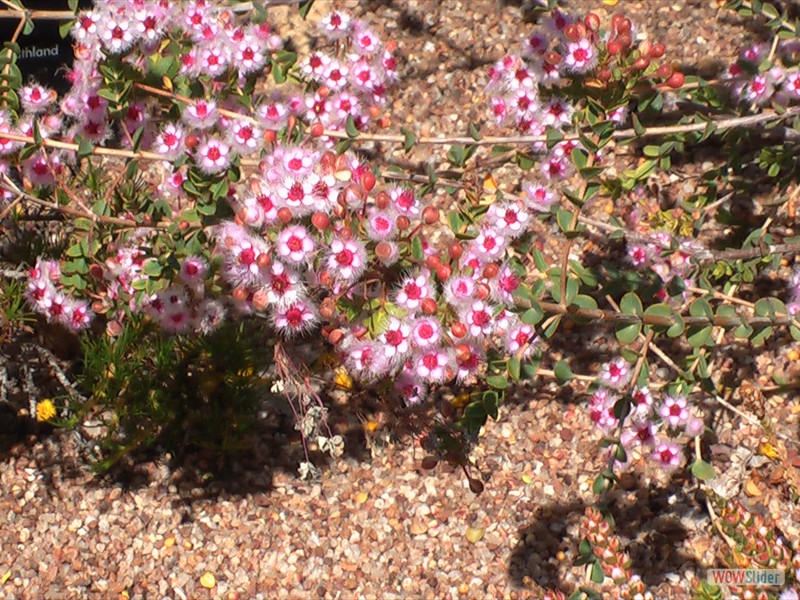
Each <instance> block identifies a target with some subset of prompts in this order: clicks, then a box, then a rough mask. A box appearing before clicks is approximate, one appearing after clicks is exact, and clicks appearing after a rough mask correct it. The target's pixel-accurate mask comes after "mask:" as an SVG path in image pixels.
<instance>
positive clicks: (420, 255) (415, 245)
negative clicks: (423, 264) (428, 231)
mask: <svg viewBox="0 0 800 600" xmlns="http://www.w3.org/2000/svg"><path fill="white" fill-rule="evenodd" d="M411 256H413V257H414V258H416V259H417V260H425V250H424V249H423V247H422V239H421V238H419V237H415V238H414V239H413V240H412V241H411Z"/></svg>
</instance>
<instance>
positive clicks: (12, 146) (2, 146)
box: [0, 123, 25, 156]
mask: <svg viewBox="0 0 800 600" xmlns="http://www.w3.org/2000/svg"><path fill="white" fill-rule="evenodd" d="M3 133H13V134H15V133H17V132H16V131H14V130H13V129H12V128H11V127H10V126H9V125H8V124H6V123H3V124H2V125H0V156H7V155H9V154H11V153H13V152H16V151H17V149H19V148H21V147H22V146H24V145H25V142H17V141H15V140H11V139H9V138H7V137H3V136H2V134H3Z"/></svg>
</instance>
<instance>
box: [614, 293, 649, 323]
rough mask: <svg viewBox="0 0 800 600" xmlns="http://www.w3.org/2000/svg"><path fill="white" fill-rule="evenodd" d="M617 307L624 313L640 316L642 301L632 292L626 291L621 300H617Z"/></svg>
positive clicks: (642, 312)
mask: <svg viewBox="0 0 800 600" xmlns="http://www.w3.org/2000/svg"><path fill="white" fill-rule="evenodd" d="M619 308H620V310H621V311H622V312H623V313H625V314H626V315H636V316H638V317H641V316H642V315H643V314H644V309H643V308H642V301H641V300H640V299H639V296H637V295H636V294H634V293H633V292H628V293H627V294H625V295H624V296H623V297H622V300H620V302H619Z"/></svg>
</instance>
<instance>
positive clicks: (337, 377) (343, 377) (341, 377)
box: [333, 367, 353, 390]
mask: <svg viewBox="0 0 800 600" xmlns="http://www.w3.org/2000/svg"><path fill="white" fill-rule="evenodd" d="M333 383H335V384H336V385H337V386H338V387H339V388H341V389H343V390H351V389H353V379H352V378H351V377H350V374H349V373H348V372H347V371H346V370H345V368H344V367H339V368H338V369H336V372H335V374H334V378H333Z"/></svg>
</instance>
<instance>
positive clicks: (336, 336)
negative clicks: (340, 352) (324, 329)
mask: <svg viewBox="0 0 800 600" xmlns="http://www.w3.org/2000/svg"><path fill="white" fill-rule="evenodd" d="M343 338H344V331H342V330H341V329H334V330H333V331H331V332H330V334H328V341H329V342H330V343H331V344H333V345H334V346H338V345H339V342H341V341H342V339H343Z"/></svg>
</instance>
